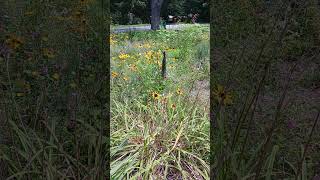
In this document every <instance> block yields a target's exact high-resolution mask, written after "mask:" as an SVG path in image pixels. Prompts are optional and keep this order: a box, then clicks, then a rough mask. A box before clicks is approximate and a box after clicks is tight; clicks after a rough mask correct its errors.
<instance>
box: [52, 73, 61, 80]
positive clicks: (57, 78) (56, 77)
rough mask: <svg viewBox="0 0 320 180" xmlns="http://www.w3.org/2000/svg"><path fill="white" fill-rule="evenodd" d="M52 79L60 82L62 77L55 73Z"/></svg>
mask: <svg viewBox="0 0 320 180" xmlns="http://www.w3.org/2000/svg"><path fill="white" fill-rule="evenodd" d="M52 78H53V79H55V80H59V79H60V75H59V74H58V73H54V74H53V75H52Z"/></svg>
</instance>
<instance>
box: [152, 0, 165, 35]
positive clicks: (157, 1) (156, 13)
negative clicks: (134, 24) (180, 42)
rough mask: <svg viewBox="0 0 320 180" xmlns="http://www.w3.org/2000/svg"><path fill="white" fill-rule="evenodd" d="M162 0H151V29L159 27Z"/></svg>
mask: <svg viewBox="0 0 320 180" xmlns="http://www.w3.org/2000/svg"><path fill="white" fill-rule="evenodd" d="M162 3H163V0H151V29H152V30H158V29H160V12H161V5H162Z"/></svg>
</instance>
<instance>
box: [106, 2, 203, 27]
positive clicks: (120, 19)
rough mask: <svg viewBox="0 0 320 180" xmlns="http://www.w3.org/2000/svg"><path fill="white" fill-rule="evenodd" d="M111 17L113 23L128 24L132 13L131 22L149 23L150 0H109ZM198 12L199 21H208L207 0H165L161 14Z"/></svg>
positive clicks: (176, 14) (173, 14)
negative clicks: (110, 0)
mask: <svg viewBox="0 0 320 180" xmlns="http://www.w3.org/2000/svg"><path fill="white" fill-rule="evenodd" d="M110 8H111V17H112V23H113V24H128V23H129V22H130V21H129V16H128V15H129V13H132V14H133V17H134V18H133V19H134V20H133V22H132V23H133V24H139V23H150V11H151V10H150V0H130V1H127V0H114V1H112V2H111V6H110ZM190 13H199V14H200V17H199V20H200V21H204V22H208V21H209V1H208V0H165V1H164V2H163V6H162V11H161V16H162V17H165V18H167V16H168V15H172V16H187V15H188V14H190Z"/></svg>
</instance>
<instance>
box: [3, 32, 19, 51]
mask: <svg viewBox="0 0 320 180" xmlns="http://www.w3.org/2000/svg"><path fill="white" fill-rule="evenodd" d="M22 43H23V40H22V39H21V38H20V37H17V36H15V35H9V36H8V39H7V40H6V44H7V45H8V46H9V47H10V48H11V49H17V48H18V47H20V46H21V45H22Z"/></svg>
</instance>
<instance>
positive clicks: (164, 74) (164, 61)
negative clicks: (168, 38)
mask: <svg viewBox="0 0 320 180" xmlns="http://www.w3.org/2000/svg"><path fill="white" fill-rule="evenodd" d="M166 58H167V57H166V52H165V51H163V59H162V68H161V73H162V78H164V79H165V78H167V59H166Z"/></svg>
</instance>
